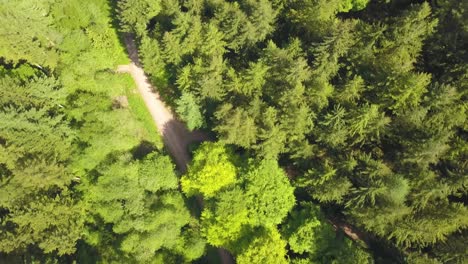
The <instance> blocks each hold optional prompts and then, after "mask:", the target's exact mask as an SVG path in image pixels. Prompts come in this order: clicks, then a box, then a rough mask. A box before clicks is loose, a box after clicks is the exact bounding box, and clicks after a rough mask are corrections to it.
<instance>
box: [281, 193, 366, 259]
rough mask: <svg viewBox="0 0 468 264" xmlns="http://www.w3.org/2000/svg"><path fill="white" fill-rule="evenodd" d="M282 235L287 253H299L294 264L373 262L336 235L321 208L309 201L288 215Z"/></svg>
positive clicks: (347, 241) (358, 249)
mask: <svg viewBox="0 0 468 264" xmlns="http://www.w3.org/2000/svg"><path fill="white" fill-rule="evenodd" d="M282 232H283V234H284V235H285V237H286V238H287V239H288V244H289V248H290V250H291V251H293V252H294V253H296V254H300V258H294V259H292V261H293V263H296V262H298V263H301V261H304V262H305V263H373V261H372V257H371V255H370V254H369V253H368V252H366V251H365V250H364V249H362V248H361V247H360V246H359V245H356V244H354V243H353V242H352V241H351V240H349V239H347V238H344V237H343V236H342V234H340V233H338V234H337V233H335V231H334V230H333V228H332V226H331V225H330V224H329V223H328V222H327V220H326V219H325V216H324V215H323V214H322V213H321V212H320V208H318V206H316V205H314V204H312V203H310V202H302V203H301V204H300V205H299V207H298V209H297V210H295V211H293V212H292V213H291V215H290V218H289V219H288V221H287V223H286V224H285V225H284V226H283V228H282Z"/></svg>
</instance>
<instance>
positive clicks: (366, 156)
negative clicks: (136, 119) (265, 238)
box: [135, 0, 467, 262]
mask: <svg viewBox="0 0 468 264" xmlns="http://www.w3.org/2000/svg"><path fill="white" fill-rule="evenodd" d="M416 2H417V3H416ZM462 2H463V1H461V2H460V1H449V0H446V1H435V2H434V1H432V2H431V4H429V3H428V2H425V1H423V2H421V1H340V0H333V1H328V0H295V1H270V2H268V3H266V1H255V2H254V1H235V2H232V1H221V0H211V1H182V2H180V6H176V5H169V4H163V5H161V7H162V8H161V11H160V13H159V14H158V15H156V16H155V17H153V18H152V22H154V24H151V26H150V27H148V29H147V30H146V31H145V32H143V33H142V32H138V31H135V32H136V33H137V34H138V35H140V37H141V38H142V41H141V42H142V44H141V46H142V47H145V50H144V52H143V53H144V54H148V56H147V57H148V58H151V57H157V58H153V59H152V60H157V65H158V68H157V69H156V68H154V67H152V66H150V64H148V65H145V67H147V71H148V72H150V73H151V74H152V75H153V78H160V76H166V78H165V82H162V83H163V85H164V87H163V88H165V89H169V90H173V91H175V92H173V94H180V95H182V96H183V97H181V98H180V99H179V102H185V101H187V100H186V99H187V98H186V97H187V94H190V95H192V96H193V97H194V98H193V100H191V101H193V102H196V107H190V108H189V107H185V108H184V109H181V110H179V114H180V115H181V117H182V118H183V119H186V120H187V121H188V123H191V122H192V121H191V119H192V118H188V116H197V118H193V119H195V120H198V116H199V115H198V114H197V115H195V114H194V113H198V112H202V113H203V118H204V120H203V122H198V121H197V123H200V124H201V123H203V124H206V127H207V128H208V129H210V130H212V131H214V132H216V134H217V136H218V139H219V140H220V141H221V142H224V143H228V144H231V145H235V146H237V147H238V148H239V150H240V151H245V152H246V153H248V154H249V155H254V156H256V157H259V158H264V159H266V160H269V159H277V158H280V160H281V162H282V164H285V165H287V166H288V168H291V177H293V178H294V183H295V184H296V186H297V187H298V188H299V189H300V191H301V192H305V193H307V194H308V197H309V198H306V199H310V198H312V199H314V200H315V201H318V202H320V203H321V205H322V206H324V207H333V208H339V211H340V213H343V214H344V215H345V218H346V220H347V221H349V222H351V223H353V224H354V225H355V226H357V227H358V228H359V229H362V230H365V231H367V232H369V233H371V234H372V235H374V236H376V237H378V239H383V240H387V242H388V243H389V245H393V246H395V247H397V248H398V249H399V250H400V251H401V252H403V254H408V256H411V258H412V259H418V258H419V259H420V260H423V259H426V258H427V259H428V261H430V260H429V258H439V256H436V255H434V254H432V253H431V250H432V247H434V250H435V245H441V244H442V243H448V239H449V238H450V239H456V238H457V237H458V236H459V232H460V231H462V230H465V229H466V228H467V226H466V223H467V221H466V220H467V216H466V211H467V209H466V202H465V200H466V184H467V176H466V175H467V173H466V172H467V163H466V161H465V160H466V158H467V154H466V144H467V143H466V142H467V138H466V134H467V124H466V117H467V114H466V110H467V105H466V103H465V102H466V87H467V86H466V69H467V66H466V52H465V49H464V48H463V47H464V46H466V42H467V34H466V23H467V22H466V21H467V20H466V4H465V3H462ZM347 12H348V13H347ZM188 17H190V18H191V19H188ZM148 39H150V41H152V42H154V43H158V44H157V45H154V47H155V48H154V49H153V48H151V47H150V46H148V45H147V44H146V43H149V41H148ZM153 54H158V55H160V56H153ZM153 65H156V64H153ZM163 71H164V74H161V72H163ZM153 72H154V73H153ZM180 105H184V106H185V105H195V104H194V103H190V104H189V103H184V104H181V103H180ZM189 109H196V110H197V111H195V110H193V111H188V110H189ZM189 112H190V113H192V114H189ZM191 126H192V125H191ZM268 174H269V175H274V174H275V173H274V172H271V173H268ZM246 175H248V173H247V174H246ZM270 177H272V176H270ZM260 178H261V177H260ZM272 178H274V177H272ZM243 181H244V180H243ZM247 182H248V181H245V182H244V183H245V184H247ZM277 184H279V183H277ZM252 186H255V185H252ZM265 187H266V185H265ZM243 188H247V189H248V188H249V186H248V185H246V186H243ZM250 188H253V187H250ZM242 192H243V190H242V188H235V189H233V190H232V193H231V192H230V191H229V190H223V191H222V192H220V193H219V194H218V195H220V197H216V198H214V199H218V200H216V204H217V203H219V206H220V208H222V209H220V208H218V207H211V206H212V205H209V206H208V208H210V211H209V212H211V213H208V211H207V212H206V213H205V223H209V225H208V226H209V228H206V230H209V232H208V231H206V232H208V233H207V234H209V235H208V241H209V243H212V244H214V245H227V246H229V243H228V244H226V241H229V240H234V238H235V237H237V236H241V233H242V232H248V231H245V228H246V227H245V226H246V225H249V224H247V223H248V221H247V219H246V216H248V215H249V214H248V211H249V207H250V206H251V205H249V204H248V199H244V200H245V201H247V202H246V204H244V202H243V200H242V199H241V200H239V199H234V198H233V196H234V195H241V193H242ZM252 193H255V194H254V196H255V195H257V196H259V197H260V195H261V194H259V193H257V190H255V191H252ZM272 193H274V192H272ZM262 194H263V193H262ZM229 199H234V200H235V201H236V203H238V204H237V205H236V206H232V208H230V206H229V203H228V202H226V201H227V200H229ZM267 199H268V197H263V198H258V200H262V201H263V200H265V202H266V200H267ZM301 199H304V198H303V197H302V198H301ZM464 202H465V203H464ZM264 206H265V205H264ZM226 208H230V210H232V213H233V215H234V216H235V217H234V218H233V220H232V221H234V222H235V224H234V222H231V221H227V222H226V223H225V225H222V224H220V223H219V222H220V221H219V220H218V219H216V216H217V215H224V217H223V218H226V217H227V215H228V214H227V213H225V211H227V210H228V209H226ZM435 208H438V210H436V209H435ZM218 209H219V210H218ZM256 211H258V213H259V215H258V217H259V218H261V215H262V213H265V212H262V211H261V210H258V209H257V210H256ZM277 214H279V213H277ZM265 215H267V214H266V213H265ZM254 218H255V217H254ZM303 218H313V217H312V216H303ZM266 219H268V220H266ZM274 219H275V217H274V216H273V217H272V216H267V217H266V218H264V219H262V221H263V222H267V223H268V222H269V220H273V221H272V222H270V224H273V223H274V224H277V223H279V222H278V221H274ZM423 230H431V231H430V232H427V231H426V232H423ZM214 233H222V234H221V235H214ZM210 237H211V238H212V239H211V240H210ZM301 240H303V239H301ZM349 243H350V242H343V248H348V249H349V247H350V245H349ZM348 246H349V247H348ZM439 248H440V246H439ZM329 250H330V249H328V248H327V249H325V251H329ZM353 251H355V252H354V253H356V254H355V255H354V257H356V258H357V259H359V260H356V261H358V262H359V261H361V262H366V261H365V260H364V259H367V257H365V256H366V254H364V253H362V252H361V251H360V250H358V249H353ZM423 251H424V252H428V253H431V254H428V255H427V256H425V255H423V254H422V253H421V252H423ZM343 252H347V253H342V256H350V255H349V254H350V253H349V251H347V250H346V249H343ZM457 252H459V251H457ZM296 253H297V252H296ZM420 253H421V254H420ZM323 254H325V255H326V253H323ZM337 254H338V253H337ZM339 254H341V253H339ZM339 254H338V255H339ZM457 254H458V253H457ZM338 255H334V256H336V257H335V259H336V261H338V262H339V260H338V259H339V257H337V256H338ZM362 256H364V257H363V258H362V259H361V257H362ZM440 256H442V255H440ZM457 256H458V255H457ZM350 258H352V257H350ZM457 258H460V257H457ZM249 260H250V261H253V260H251V259H249ZM295 261H301V260H295ZM316 261H325V260H323V259H320V260H316Z"/></svg>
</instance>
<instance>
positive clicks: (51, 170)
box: [0, 71, 83, 255]
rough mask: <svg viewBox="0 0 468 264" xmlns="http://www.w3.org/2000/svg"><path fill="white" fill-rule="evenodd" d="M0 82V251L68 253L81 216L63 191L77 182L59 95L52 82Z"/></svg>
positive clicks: (9, 79)
mask: <svg viewBox="0 0 468 264" xmlns="http://www.w3.org/2000/svg"><path fill="white" fill-rule="evenodd" d="M6 74H8V71H7V72H6ZM0 83H1V85H0V94H1V98H2V99H1V100H0V109H1V110H0V119H1V120H2V121H1V122H0V139H1V142H0V168H1V169H0V181H1V185H0V191H1V193H2V195H1V196H0V197H1V198H0V207H1V208H2V211H3V213H2V215H1V221H0V228H1V230H2V231H1V235H0V251H3V252H7V253H9V252H12V251H19V252H21V251H24V250H25V249H27V248H28V247H29V246H32V245H35V246H37V247H39V248H40V249H41V250H43V251H44V252H45V253H50V252H53V251H55V250H56V251H57V252H58V253H59V254H61V255H62V254H70V253H73V252H74V251H75V248H74V245H75V242H76V240H77V239H78V238H79V237H80V235H81V229H82V226H83V219H82V217H83V216H82V215H81V214H80V211H81V209H80V206H81V205H80V204H79V203H78V202H77V201H75V200H74V199H73V197H72V193H71V192H70V190H69V188H68V186H69V185H70V183H71V182H72V180H73V179H74V180H77V178H74V176H73V174H72V171H71V170H70V168H69V167H68V165H69V163H70V159H71V153H72V150H73V146H72V141H73V138H74V132H73V131H72V130H71V129H70V128H69V127H68V125H67V123H66V120H65V118H64V114H63V106H61V105H60V103H63V102H64V98H63V93H62V92H61V91H60V89H59V86H58V83H57V81H56V80H55V79H53V78H45V77H32V76H30V79H29V80H25V81H20V80H18V79H14V78H12V77H9V76H8V75H6V76H3V77H2V79H1V80H0Z"/></svg>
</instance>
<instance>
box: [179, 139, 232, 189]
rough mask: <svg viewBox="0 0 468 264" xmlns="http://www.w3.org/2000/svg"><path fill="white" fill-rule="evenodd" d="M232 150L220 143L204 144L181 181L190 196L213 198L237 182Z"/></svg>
mask: <svg viewBox="0 0 468 264" xmlns="http://www.w3.org/2000/svg"><path fill="white" fill-rule="evenodd" d="M232 159H233V157H232V154H231V153H230V150H229V149H228V148H227V147H226V146H224V145H222V144H220V143H210V142H207V143H203V144H202V145H201V146H200V148H199V149H198V150H197V151H196V152H195V155H194V157H193V162H192V164H191V166H189V169H188V172H187V174H185V175H184V176H182V179H181V181H180V183H181V185H182V190H183V191H184V193H186V194H187V195H188V196H192V195H196V194H202V195H203V196H205V197H206V198H211V197H213V196H214V195H215V194H216V193H217V192H218V191H219V190H221V189H222V188H224V187H227V186H229V185H232V184H234V183H235V182H236V178H237V172H236V167H235V166H234V165H233V163H232Z"/></svg>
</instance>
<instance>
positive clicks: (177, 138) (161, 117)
mask: <svg viewBox="0 0 468 264" xmlns="http://www.w3.org/2000/svg"><path fill="white" fill-rule="evenodd" d="M124 40H125V45H126V46H127V52H128V55H129V57H130V60H131V63H130V64H128V65H120V66H119V67H118V69H117V72H120V73H129V74H130V75H131V76H132V77H133V80H134V81H135V84H136V85H137V87H138V91H139V93H140V95H141V97H142V98H143V100H144V102H145V104H146V107H147V108H148V111H149V112H150V114H151V116H152V118H153V121H154V123H155V124H156V126H157V128H158V131H159V133H160V134H161V136H162V138H163V141H164V145H165V146H166V149H167V150H168V151H169V153H170V154H171V156H172V157H173V158H174V160H175V163H176V165H177V167H178V168H179V171H180V172H181V173H184V172H185V171H186V170H187V165H188V163H189V162H190V155H189V152H188V145H189V144H190V143H193V142H201V141H205V140H208V139H209V138H208V136H207V135H206V134H204V133H203V132H201V131H193V132H190V131H189V130H188V129H187V127H186V126H185V125H184V124H183V123H182V122H180V121H179V120H177V119H176V118H175V117H174V114H173V113H172V111H171V110H170V108H169V107H168V106H167V105H166V104H165V103H164V102H163V101H162V99H161V97H160V95H159V93H158V92H157V91H156V90H155V89H154V88H153V87H152V85H151V84H150V82H149V81H148V78H147V77H146V75H145V72H144V71H143V69H142V67H141V64H140V60H139V58H138V49H137V47H136V45H135V41H134V39H133V37H132V36H131V35H126V36H125V37H124ZM197 200H198V202H199V203H200V207H202V205H203V204H202V201H201V199H197ZM218 254H219V256H220V258H221V262H222V263H223V264H234V259H233V257H232V256H231V255H230V254H229V252H227V251H226V250H225V249H222V248H218Z"/></svg>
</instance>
